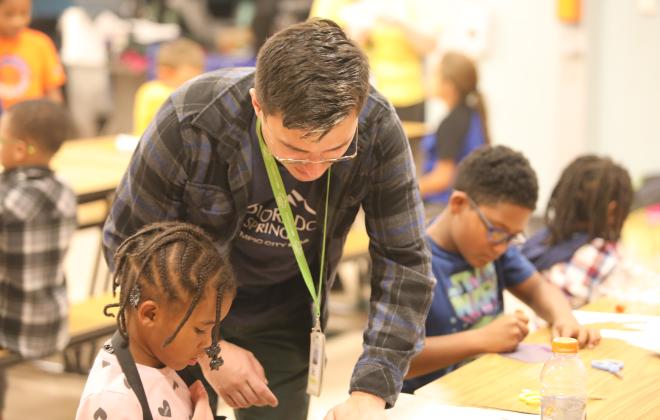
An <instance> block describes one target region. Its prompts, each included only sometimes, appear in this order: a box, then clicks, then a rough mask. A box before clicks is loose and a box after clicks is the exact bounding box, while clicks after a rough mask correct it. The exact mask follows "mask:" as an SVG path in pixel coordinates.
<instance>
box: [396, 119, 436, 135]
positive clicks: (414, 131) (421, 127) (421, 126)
mask: <svg viewBox="0 0 660 420" xmlns="http://www.w3.org/2000/svg"><path fill="white" fill-rule="evenodd" d="M401 126H402V127H403V132H404V133H406V136H407V137H408V139H410V140H415V139H421V138H422V137H424V136H425V135H427V134H429V133H430V130H429V127H428V126H427V125H426V124H425V123H423V122H417V121H402V122H401Z"/></svg>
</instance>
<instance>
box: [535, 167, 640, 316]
mask: <svg viewBox="0 0 660 420" xmlns="http://www.w3.org/2000/svg"><path fill="white" fill-rule="evenodd" d="M632 199H633V188H632V183H631V182H630V175H629V174H628V171H627V170H626V169H625V168H623V167H622V166H620V165H618V164H616V163H614V162H613V161H612V160H610V159H609V158H606V157H598V156H594V155H586V156H582V157H579V158H577V159H576V160H574V161H573V162H572V163H571V164H570V165H568V167H566V169H564V172H563V173H562V175H561V177H560V179H559V182H558V183H557V185H556V186H555V188H554V190H553V191H552V195H551V196H550V201H549V202H548V207H547V209H546V213H545V219H546V226H547V227H546V228H544V229H543V230H541V231H540V232H539V233H537V234H536V235H534V236H533V237H532V238H530V239H529V241H527V242H526V243H525V245H524V246H523V248H522V252H523V254H524V255H525V256H526V257H527V258H528V259H529V260H530V261H531V262H532V263H533V264H534V265H535V266H536V269H537V270H539V271H540V272H541V273H542V274H543V275H544V276H545V277H546V278H547V279H548V280H549V281H551V282H552V283H554V284H555V285H557V286H558V287H560V288H561V289H562V291H563V292H564V294H565V295H566V296H567V297H568V299H569V300H570V302H571V304H572V305H573V307H574V308H578V307H580V306H582V305H584V304H586V303H588V302H589V301H590V300H591V299H592V297H594V296H595V294H596V293H597V290H598V287H599V286H600V285H602V284H603V282H604V281H605V280H606V279H607V277H608V276H609V275H610V274H611V273H612V271H613V270H614V268H615V267H616V265H617V264H618V262H619V255H618V252H617V241H618V240H619V238H620V236H621V229H622V227H623V222H624V221H625V219H626V217H627V216H628V213H629V211H630V206H631V204H632Z"/></svg>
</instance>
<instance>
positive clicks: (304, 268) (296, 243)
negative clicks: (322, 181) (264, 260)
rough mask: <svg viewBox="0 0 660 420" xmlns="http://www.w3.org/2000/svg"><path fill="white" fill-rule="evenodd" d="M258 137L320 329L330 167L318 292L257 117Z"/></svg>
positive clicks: (316, 325)
mask: <svg viewBox="0 0 660 420" xmlns="http://www.w3.org/2000/svg"><path fill="white" fill-rule="evenodd" d="M257 137H258V138H259V147H260V149H261V155H262V156H263V158H264V164H265V165H266V172H267V173H268V180H269V181H270V188H271V189H272V190H273V195H274V196H275V201H276V202H277V208H278V209H279V211H280V216H282V223H283V224H284V228H285V229H286V233H287V236H288V237H289V243H291V249H292V250H293V254H294V256H295V257H296V262H297V263H298V268H300V272H301V273H302V276H303V280H304V281H305V284H306V285H307V289H308V290H309V294H310V295H311V296H312V299H313V300H314V309H315V311H316V321H315V327H314V328H318V329H320V319H321V290H322V289H323V266H324V262H325V234H326V227H327V224H328V196H329V195H330V168H331V167H330V168H328V174H327V178H328V182H327V184H326V190H325V212H324V214H323V242H322V245H321V269H320V272H319V291H318V293H316V291H315V289H316V288H315V287H314V279H312V273H311V272H310V271H309V265H308V264H307V259H306V258H305V252H304V251H303V248H302V245H301V243H300V238H299V237H298V230H297V229H296V225H295V222H294V219H293V213H291V206H290V205H289V199H288V197H287V194H286V189H285V188H284V183H283V182H282V176H281V175H280V171H279V169H278V168H277V162H275V158H274V157H273V155H272V154H271V153H270V150H268V148H267V147H266V143H264V137H263V134H261V119H259V118H257Z"/></svg>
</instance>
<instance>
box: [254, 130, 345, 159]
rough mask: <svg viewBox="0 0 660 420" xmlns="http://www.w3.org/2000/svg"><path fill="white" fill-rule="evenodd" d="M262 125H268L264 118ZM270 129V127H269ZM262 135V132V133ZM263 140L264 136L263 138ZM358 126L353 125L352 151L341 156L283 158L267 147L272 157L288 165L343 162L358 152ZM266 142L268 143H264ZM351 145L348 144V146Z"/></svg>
mask: <svg viewBox="0 0 660 420" xmlns="http://www.w3.org/2000/svg"><path fill="white" fill-rule="evenodd" d="M264 125H266V127H268V123H266V121H265V120H264ZM269 131H270V128H269ZM262 136H263V133H262ZM264 141H266V140H265V138H264ZM357 143H358V127H355V134H354V135H353V139H352V140H351V145H352V146H353V151H352V152H348V151H346V153H344V155H343V156H340V157H336V158H329V159H321V160H309V159H293V158H284V157H280V156H278V155H277V154H276V153H274V152H273V150H272V149H270V148H269V150H270V154H271V155H273V157H274V158H275V159H276V160H277V161H278V162H280V163H286V164H289V165H312V164H319V163H331V164H332V163H338V162H345V161H347V160H351V159H354V158H355V157H356V156H357V153H358V145H357ZM266 144H268V143H266ZM350 147H351V146H349V148H350Z"/></svg>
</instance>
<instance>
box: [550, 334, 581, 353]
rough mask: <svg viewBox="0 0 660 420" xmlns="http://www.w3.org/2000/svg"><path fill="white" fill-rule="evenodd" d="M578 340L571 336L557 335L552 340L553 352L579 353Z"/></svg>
mask: <svg viewBox="0 0 660 420" xmlns="http://www.w3.org/2000/svg"><path fill="white" fill-rule="evenodd" d="M578 348H579V346H578V341H577V340H576V339H574V338H570V337H556V338H554V339H553V340H552V352H553V353H577V352H578Z"/></svg>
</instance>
